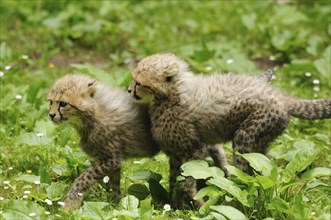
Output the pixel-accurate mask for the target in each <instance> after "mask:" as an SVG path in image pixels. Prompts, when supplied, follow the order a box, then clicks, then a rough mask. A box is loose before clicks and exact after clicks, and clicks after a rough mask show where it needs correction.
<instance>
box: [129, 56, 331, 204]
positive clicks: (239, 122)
mask: <svg viewBox="0 0 331 220" xmlns="http://www.w3.org/2000/svg"><path fill="white" fill-rule="evenodd" d="M132 76H133V80H134V83H133V85H131V88H133V91H132V94H133V96H134V97H135V99H136V101H137V102H142V103H148V104H149V113H150V117H151V122H152V133H153V137H154V139H155V140H156V141H157V142H158V144H159V146H160V147H161V150H163V151H164V152H165V153H166V154H167V155H168V156H169V158H170V172H171V173H170V186H171V187H173V186H174V184H175V181H176V176H178V175H179V174H180V166H181V164H183V163H185V162H187V161H189V160H192V159H202V158H203V156H204V155H205V152H206V147H205V146H206V145H213V144H216V143H221V142H224V141H229V140H231V141H232V143H233V152H234V154H233V157H234V159H233V163H234V165H235V166H237V167H239V168H241V169H242V170H244V171H245V172H248V173H250V174H251V173H252V168H251V167H250V166H249V164H248V163H247V162H246V161H245V160H244V159H243V158H241V157H240V156H237V155H236V154H235V152H237V151H238V152H239V153H249V152H259V153H265V151H266V148H267V146H268V145H269V144H270V143H271V142H272V141H273V140H274V139H275V138H276V137H277V136H279V135H280V134H281V133H282V131H283V130H284V129H285V128H286V127H287V125H288V123H289V120H290V116H295V117H298V118H303V119H323V118H330V117H331V99H317V100H301V99H298V98H295V97H291V96H289V95H286V94H285V93H283V92H281V91H279V90H278V89H276V88H273V87H272V86H271V85H269V84H268V83H267V81H268V78H269V76H268V74H266V76H265V77H253V76H246V75H236V74H224V75H223V74H222V75H221V74H213V75H208V76H203V75H196V76H195V75H194V74H193V73H192V72H190V70H189V68H188V64H187V63H186V62H184V61H183V60H181V59H179V58H178V57H176V56H175V55H173V54H156V55H152V56H149V57H147V58H145V59H143V60H141V61H140V63H139V64H138V66H137V68H136V69H135V70H134V71H133V73H132ZM195 193H196V183H195V182H194V180H193V179H192V178H186V179H185V180H184V181H182V182H181V185H180V188H179V192H177V194H175V196H173V199H174V205H175V206H177V207H182V205H183V204H185V203H188V202H190V201H192V198H193V196H194V195H195ZM202 203H203V201H195V204H196V205H197V206H200V205H201V204H202Z"/></svg>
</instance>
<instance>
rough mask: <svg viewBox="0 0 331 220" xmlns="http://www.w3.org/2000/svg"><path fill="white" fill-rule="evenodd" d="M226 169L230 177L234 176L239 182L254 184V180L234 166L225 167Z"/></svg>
mask: <svg viewBox="0 0 331 220" xmlns="http://www.w3.org/2000/svg"><path fill="white" fill-rule="evenodd" d="M226 169H227V170H228V171H229V173H230V175H234V176H236V177H238V179H239V180H241V181H243V182H245V183H247V182H256V179H255V178H254V177H252V176H250V175H248V174H247V173H245V172H243V171H242V170H241V169H238V168H237V167H235V166H230V165H227V166H226Z"/></svg>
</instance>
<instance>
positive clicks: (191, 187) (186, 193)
mask: <svg viewBox="0 0 331 220" xmlns="http://www.w3.org/2000/svg"><path fill="white" fill-rule="evenodd" d="M196 155H198V154H196ZM187 156H188V155H187ZM204 156H205V155H204V154H201V153H200V156H196V157H194V158H191V157H190V156H188V157H185V155H172V156H170V157H169V163H170V187H169V188H170V192H169V198H170V200H171V201H172V206H173V207H174V208H175V209H183V208H192V207H193V208H199V207H201V206H202V205H203V204H204V201H203V200H193V197H194V196H195V195H196V193H197V181H196V180H195V179H194V178H193V177H185V179H184V180H182V181H180V182H177V177H178V176H179V175H180V174H181V168H180V167H181V165H182V164H184V163H186V162H188V161H190V160H203V159H204ZM185 206H190V207H185Z"/></svg>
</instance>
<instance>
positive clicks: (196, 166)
mask: <svg viewBox="0 0 331 220" xmlns="http://www.w3.org/2000/svg"><path fill="white" fill-rule="evenodd" d="M181 169H182V170H183V172H182V175H183V176H192V177H193V178H194V179H207V178H208V177H211V176H212V173H211V171H210V167H209V166H208V163H207V162H206V161H204V160H191V161H189V162H186V163H184V164H183V165H182V166H181Z"/></svg>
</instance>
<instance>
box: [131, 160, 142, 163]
mask: <svg viewBox="0 0 331 220" xmlns="http://www.w3.org/2000/svg"><path fill="white" fill-rule="evenodd" d="M133 163H134V164H141V162H140V161H139V160H135V161H133Z"/></svg>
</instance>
